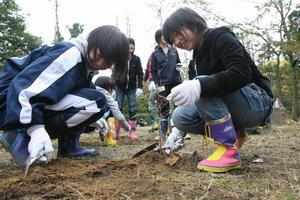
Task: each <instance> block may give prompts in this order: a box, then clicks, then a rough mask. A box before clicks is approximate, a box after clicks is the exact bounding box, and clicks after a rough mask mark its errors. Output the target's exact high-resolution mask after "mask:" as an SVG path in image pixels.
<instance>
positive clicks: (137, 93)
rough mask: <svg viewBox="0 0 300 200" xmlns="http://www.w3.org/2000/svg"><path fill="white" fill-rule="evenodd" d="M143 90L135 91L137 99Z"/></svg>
mask: <svg viewBox="0 0 300 200" xmlns="http://www.w3.org/2000/svg"><path fill="white" fill-rule="evenodd" d="M143 93H144V92H143V90H142V89H141V88H137V89H136V92H135V95H136V96H137V97H139V96H141V95H143Z"/></svg>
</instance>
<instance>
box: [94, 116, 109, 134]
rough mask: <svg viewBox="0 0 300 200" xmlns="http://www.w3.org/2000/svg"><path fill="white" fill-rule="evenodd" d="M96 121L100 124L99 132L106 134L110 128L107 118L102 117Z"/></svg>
mask: <svg viewBox="0 0 300 200" xmlns="http://www.w3.org/2000/svg"><path fill="white" fill-rule="evenodd" d="M96 123H97V125H98V126H99V127H98V129H99V133H101V134H103V135H105V134H106V133H107V132H108V130H109V126H108V124H107V121H106V119H105V118H100V119H99V120H98V121H97V122H96Z"/></svg>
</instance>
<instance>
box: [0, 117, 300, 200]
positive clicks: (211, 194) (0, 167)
mask: <svg viewBox="0 0 300 200" xmlns="http://www.w3.org/2000/svg"><path fill="white" fill-rule="evenodd" d="M149 129H150V128H149V127H138V135H139V140H138V141H135V142H132V141H130V140H129V139H128V138H127V137H126V136H125V134H123V135H122V137H121V138H120V140H119V142H118V146H116V147H106V146H104V145H103V143H101V141H100V139H99V136H98V135H97V134H84V135H83V136H82V138H81V143H82V145H83V146H87V147H93V148H98V149H99V150H100V152H101V155H100V156H98V157H93V158H79V159H68V158H54V159H53V160H52V162H51V163H49V164H48V165H47V166H44V167H33V168H31V169H30V172H29V176H28V177H27V179H26V180H24V178H23V176H24V170H23V169H22V168H20V167H18V166H16V165H15V164H14V163H13V162H12V160H11V158H10V155H9V154H8V153H7V152H6V151H5V150H4V149H3V148H0V158H1V159H0V199H139V200H140V199H172V200H173V199H239V200H241V199H300V168H299V166H300V146H299V144H300V139H299V134H300V123H299V122H298V123H296V122H292V121H288V120H287V121H286V122H285V123H284V124H280V126H279V125H274V126H273V127H271V128H268V129H262V130H260V131H259V134H256V135H251V137H250V140H249V141H248V142H247V143H246V144H245V145H244V147H243V149H242V152H241V156H242V167H241V168H240V169H237V170H232V171H230V172H228V173H222V174H214V173H207V172H201V171H199V170H197V169H196V165H197V162H198V161H199V160H201V159H203V158H204V155H203V143H202V137H201V136H200V135H191V136H192V137H191V139H190V140H186V145H185V147H184V148H183V149H181V150H180V151H179V152H177V153H176V154H172V155H164V154H160V153H159V152H147V153H145V154H143V155H142V156H140V157H138V158H134V159H132V156H133V155H134V154H135V153H136V152H138V151H139V150H141V149H143V148H144V147H146V146H148V145H150V144H152V143H153V142H154V140H153V139H154V137H155V136H156V134H157V133H149V132H148V130H149ZM53 142H54V144H55V146H56V141H53ZM213 148H214V144H211V145H210V148H209V150H210V152H211V151H212V150H213ZM257 159H260V161H262V162H254V161H257Z"/></svg>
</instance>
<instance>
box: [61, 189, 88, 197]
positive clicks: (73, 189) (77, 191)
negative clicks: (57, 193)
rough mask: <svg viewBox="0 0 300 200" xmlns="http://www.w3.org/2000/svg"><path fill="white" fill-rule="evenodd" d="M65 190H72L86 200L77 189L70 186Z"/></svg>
mask: <svg viewBox="0 0 300 200" xmlns="http://www.w3.org/2000/svg"><path fill="white" fill-rule="evenodd" d="M66 188H70V189H71V190H74V191H75V192H77V194H79V195H80V196H81V197H82V198H83V199H86V198H85V197H84V196H83V194H82V193H81V192H79V191H78V190H77V189H75V188H73V187H71V186H67V187H66Z"/></svg>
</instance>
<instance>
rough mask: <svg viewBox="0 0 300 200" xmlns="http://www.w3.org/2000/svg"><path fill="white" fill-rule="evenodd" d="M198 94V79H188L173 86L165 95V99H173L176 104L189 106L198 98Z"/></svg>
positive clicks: (199, 89)
mask: <svg viewBox="0 0 300 200" xmlns="http://www.w3.org/2000/svg"><path fill="white" fill-rule="evenodd" d="M200 94H201V85H200V81H199V80H197V79H195V80H188V81H185V82H183V83H181V84H180V85H177V86H176V87H174V88H173V89H172V90H171V93H170V94H169V95H168V96H167V100H169V101H170V100H173V101H174V104H175V105H176V106H190V105H193V104H194V103H195V102H196V101H198V100H199V98H200Z"/></svg>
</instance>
